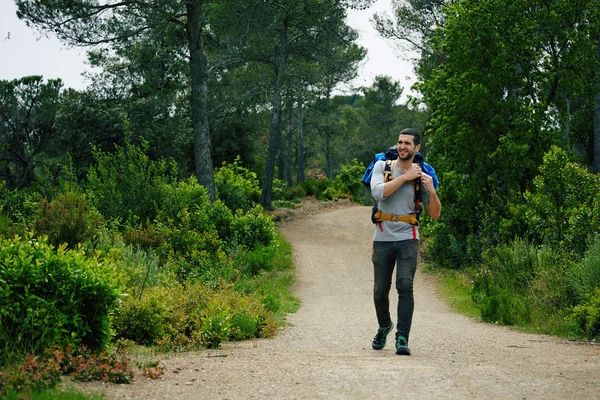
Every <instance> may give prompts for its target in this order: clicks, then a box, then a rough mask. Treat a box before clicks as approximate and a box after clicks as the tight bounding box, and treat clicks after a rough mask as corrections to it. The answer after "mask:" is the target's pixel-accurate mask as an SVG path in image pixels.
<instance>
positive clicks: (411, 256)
mask: <svg viewBox="0 0 600 400" xmlns="http://www.w3.org/2000/svg"><path fill="white" fill-rule="evenodd" d="M420 148H421V144H420V135H419V132H417V131H416V130H414V129H404V130H403V131H401V132H400V135H399V136H398V146H397V149H398V159H396V160H394V161H378V162H377V163H376V164H375V167H374V169H373V176H372V178H371V194H372V196H373V197H374V198H375V200H376V201H377V209H378V212H377V213H376V214H374V222H375V234H374V235H373V254H372V261H373V270H374V276H375V283H374V288H373V301H374V303H375V311H376V313H377V321H378V322H379V329H378V330H377V334H376V335H375V338H374V339H373V344H372V346H373V349H375V350H381V349H383V348H384V347H385V344H386V340H387V336H388V334H389V333H390V332H391V330H392V329H393V327H394V324H393V322H392V319H391V317H390V310H389V306H390V300H389V292H390V288H391V284H392V274H393V272H394V267H395V266H396V268H397V269H396V290H397V291H398V324H397V325H396V354H401V355H410V350H409V348H408V337H409V334H410V328H411V323H412V317H413V311H414V306H415V303H414V297H413V280H414V276H415V271H416V269H417V254H418V242H419V228H418V222H417V218H416V217H417V210H418V209H419V204H420V203H423V204H424V205H425V209H426V210H427V214H428V215H429V216H430V217H431V218H433V219H438V218H439V216H440V212H441V209H442V205H441V203H440V200H439V198H438V196H437V194H436V191H435V187H434V184H433V179H432V177H431V176H429V175H427V174H426V173H425V172H423V171H422V170H421V167H420V166H419V164H413V159H414V157H415V154H416V153H417V152H418V151H419V149H420ZM386 164H387V165H386Z"/></svg>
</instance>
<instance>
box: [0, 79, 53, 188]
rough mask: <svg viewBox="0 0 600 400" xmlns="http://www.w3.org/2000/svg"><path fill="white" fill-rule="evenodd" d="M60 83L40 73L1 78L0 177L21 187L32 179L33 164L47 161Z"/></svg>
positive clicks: (32, 180)
mask: <svg viewBox="0 0 600 400" xmlns="http://www.w3.org/2000/svg"><path fill="white" fill-rule="evenodd" d="M61 87H62V82H61V81H60V79H53V80H49V81H47V82H46V83H44V82H43V78H42V77H41V76H26V77H23V78H21V79H15V80H13V81H6V80H0V118H1V119H2V121H4V123H3V124H2V126H1V127H0V143H1V144H0V160H1V161H2V168H1V170H0V180H3V181H5V182H6V183H7V184H8V186H9V187H10V188H11V189H13V188H22V187H27V186H29V185H30V184H31V183H32V182H34V181H35V171H36V168H37V167H38V166H39V165H41V164H49V163H48V161H49V160H48V154H44V153H45V152H52V148H51V147H52V144H53V143H52V140H51V139H52V136H53V124H54V120H55V117H56V112H57V109H58V104H59V93H60V89H61Z"/></svg>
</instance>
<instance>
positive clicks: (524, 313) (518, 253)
mask: <svg viewBox="0 0 600 400" xmlns="http://www.w3.org/2000/svg"><path fill="white" fill-rule="evenodd" d="M567 269H568V264H567V263H566V261H565V260H564V258H563V257H561V256H560V254H556V252H554V251H553V250H552V249H551V248H549V247H537V246H535V245H532V244H529V243H527V242H524V241H522V240H516V241H515V242H513V243H511V244H509V245H502V246H497V247H493V248H491V249H488V250H487V251H485V252H484V253H483V264H482V266H481V267H480V268H479V270H478V271H477V273H476V274H475V276H474V279H473V288H472V291H471V295H472V298H473V300H474V301H475V303H477V304H478V305H479V306H480V309H481V316H482V319H483V320H484V321H488V322H499V323H502V324H505V325H521V326H526V325H527V324H531V325H533V326H536V327H538V328H539V329H541V330H544V331H546V332H553V333H559V332H561V333H565V329H564V327H561V325H564V318H565V316H566V313H565V310H568V309H570V307H571V305H572V297H571V296H570V294H569V290H568V287H567V286H566V285H565V280H566V271H567Z"/></svg>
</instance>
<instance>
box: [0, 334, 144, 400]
mask: <svg viewBox="0 0 600 400" xmlns="http://www.w3.org/2000/svg"><path fill="white" fill-rule="evenodd" d="M61 375H70V376H71V377H72V378H73V379H75V380H79V381H91V380H99V381H103V382H113V383H130V382H131V380H132V379H133V371H132V370H131V369H130V368H129V361H128V359H127V354H124V353H123V352H120V351H102V352H90V351H89V350H88V349H87V348H86V347H85V346H81V347H74V346H71V345H69V346H67V347H65V348H64V349H58V348H56V347H55V346H53V347H50V348H48V349H45V350H44V351H42V352H40V353H38V354H28V355H27V356H26V357H25V358H24V360H22V361H21V362H17V363H14V364H11V365H7V366H5V367H4V368H2V369H0V395H8V396H13V397H9V398H18V397H17V396H18V395H21V396H23V398H60V399H63V398H69V397H63V396H56V397H55V396H51V395H50V394H47V393H46V392H44V391H43V389H49V388H54V387H55V386H56V385H57V384H58V383H60V378H61ZM40 391H41V393H42V394H44V396H42V395H39V394H40ZM32 395H33V396H32ZM30 396H32V397H30ZM45 396H47V397H45ZM3 398H4V397H3ZM74 398H77V397H74Z"/></svg>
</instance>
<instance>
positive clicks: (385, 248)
mask: <svg viewBox="0 0 600 400" xmlns="http://www.w3.org/2000/svg"><path fill="white" fill-rule="evenodd" d="M417 244H418V241H417V240H402V241H398V242H373V256H372V261H373V271H374V274H375V284H374V287H373V301H374V302H375V311H376V313H377V321H378V322H379V326H381V327H383V326H388V325H389V324H390V322H391V321H392V319H391V317H390V298H389V294H390V288H391V286H392V275H393V272H394V267H396V268H397V269H396V290H397V292H398V324H397V325H396V327H397V330H398V333H399V334H400V335H402V336H404V337H405V338H406V339H408V336H409V334H410V327H411V323H412V317H413V311H414V308H415V301H414V297H413V280H414V277H415V271H416V270H417Z"/></svg>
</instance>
